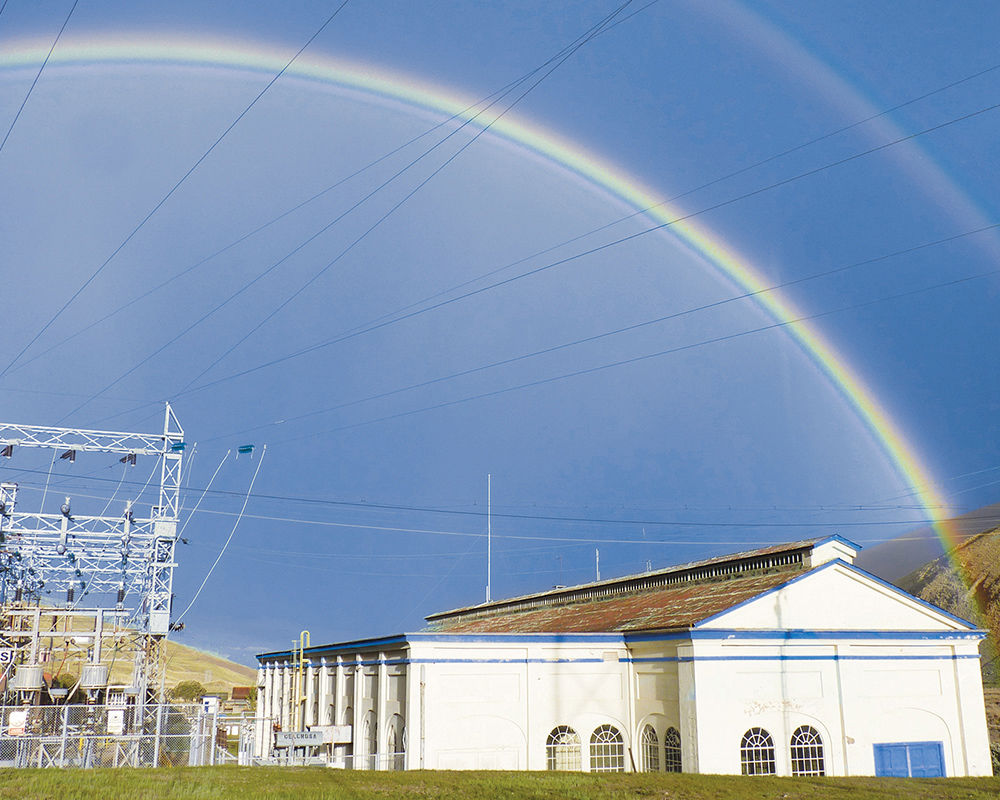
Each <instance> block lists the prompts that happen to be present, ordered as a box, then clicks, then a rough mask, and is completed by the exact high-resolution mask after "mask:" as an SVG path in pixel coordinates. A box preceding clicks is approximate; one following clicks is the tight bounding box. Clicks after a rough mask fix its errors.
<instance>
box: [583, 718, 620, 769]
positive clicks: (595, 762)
mask: <svg viewBox="0 0 1000 800" xmlns="http://www.w3.org/2000/svg"><path fill="white" fill-rule="evenodd" d="M590 771H591V772H624V771H625V745H624V742H623V741H622V734H621V731H619V730H618V729H617V728H616V727H614V726H613V725H601V727H599V728H598V729H597V730H595V731H594V733H593V734H592V735H591V737H590Z"/></svg>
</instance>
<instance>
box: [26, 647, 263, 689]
mask: <svg viewBox="0 0 1000 800" xmlns="http://www.w3.org/2000/svg"><path fill="white" fill-rule="evenodd" d="M82 658H83V655H82V654H81V653H76V654H70V655H68V656H67V658H66V661H65V663H62V664H59V667H60V668H59V672H60V673H62V674H69V675H73V676H79V675H80V666H81V661H82ZM103 660H104V662H105V663H110V665H111V670H110V672H111V683H117V684H123V683H127V682H128V681H129V679H130V678H131V675H132V661H131V658H129V657H122V658H114V657H113V656H111V657H110V658H105V659H103ZM163 660H164V663H165V664H166V681H165V685H166V688H167V689H171V688H173V687H174V686H176V685H177V684H178V683H181V682H182V681H198V683H200V684H202V685H203V686H204V687H205V688H206V689H208V691H209V692H226V693H227V694H228V693H230V692H231V691H232V688H233V687H234V686H253V685H254V684H255V683H256V681H257V672H256V670H254V669H253V668H251V667H245V666H243V665H242V664H237V663H235V662H233V661H229V660H227V659H225V658H222V657H221V656H216V655H212V654H211V653H206V652H204V651H202V650H196V649H194V648H193V647H188V646H187V645H183V644H178V643H177V642H172V641H170V640H167V642H166V644H165V646H164V653H163ZM56 663H58V660H57V662H56ZM50 670H51V671H53V672H54V671H55V670H52V668H51V667H47V669H46V671H50Z"/></svg>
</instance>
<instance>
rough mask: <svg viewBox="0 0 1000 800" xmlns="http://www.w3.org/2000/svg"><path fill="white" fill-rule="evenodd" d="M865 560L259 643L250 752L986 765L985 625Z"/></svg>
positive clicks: (745, 565) (520, 764)
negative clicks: (305, 733)
mask: <svg viewBox="0 0 1000 800" xmlns="http://www.w3.org/2000/svg"><path fill="white" fill-rule="evenodd" d="M856 554H857V546H856V545H854V544H852V543H851V542H849V541H847V540H845V539H843V538H841V537H839V536H832V537H827V538H822V539H813V540H807V541H800V542H793V543H789V544H783V545H777V546H773V547H766V548H762V549H759V550H753V551H750V552H743V553H736V554H734V555H730V556H725V557H721V558H713V559H709V560H706V561H700V562H696V563H691V564H684V565H680V566H676V567H670V568H667V569H661V570H657V571H652V572H647V573H643V574H640V575H633V576H628V577H623V578H614V579H611V580H604V581H598V582H595V583H588V584H584V585H581V586H573V587H567V588H561V587H560V588H557V589H553V590H551V591H545V592H540V593H537V594H532V595H526V596H523V597H516V598H511V599H507V600H498V601H494V602H491V603H485V604H480V605H476V606H470V607H467V608H460V609H456V610H453V611H446V612H441V613H438V614H433V615H431V616H430V617H428V618H427V620H428V623H429V625H430V627H429V629H427V630H425V631H422V632H419V633H412V634H400V635H397V636H390V637H384V638H378V639H367V640H362V641H356V642H344V643H340V644H330V645H323V646H319V647H309V648H305V649H304V650H302V651H300V652H291V651H285V652H274V653H264V654H262V655H259V656H258V660H259V662H260V670H259V672H258V685H259V689H260V698H261V701H260V703H259V704H258V709H259V710H258V714H259V718H258V721H257V755H258V756H259V757H262V758H267V757H270V756H272V755H273V754H275V753H280V752H282V751H281V750H276V749H275V747H276V745H277V744H278V740H279V738H281V737H280V734H278V733H276V732H277V731H279V730H280V731H284V732H288V731H299V730H307V729H308V730H311V731H313V733H312V735H311V738H308V737H306V738H302V741H307V740H308V741H310V742H313V743H314V745H315V743H316V742H319V741H320V740H322V741H323V743H324V744H323V745H322V746H317V747H314V750H313V752H318V753H322V754H323V757H324V758H325V759H326V760H328V761H329V763H330V764H331V765H333V766H345V767H354V768H369V769H522V770H523V769H528V770H546V769H556V770H584V771H591V772H608V771H635V770H643V771H654V772H655V771H673V772H699V773H722V774H740V773H742V774H745V775H899V776H928V777H929V776H964V775H989V774H991V761H990V751H989V743H988V739H987V728H986V717H985V710H984V704H983V688H982V680H981V676H980V667H979V650H978V644H979V641H980V640H981V639H982V638H983V636H984V632H983V631H981V630H978V629H977V628H976V627H975V626H974V625H972V624H971V623H969V622H967V621H965V620H962V619H959V618H957V617H954V616H952V615H951V614H948V613H947V612H945V611H943V610H942V609H939V608H936V607H934V606H931V605H929V604H927V603H925V602H923V601H922V600H919V599H918V598H916V597H913V596H911V595H909V594H907V593H905V592H903V591H902V590H900V589H898V588H896V587H895V586H892V585H890V584H887V583H885V582H884V581H882V580H879V579H878V578H876V577H875V576H873V575H871V574H869V573H866V572H864V571H863V570H861V569H859V568H858V567H855V566H854V565H853V562H854V557H855V556H856ZM300 738H301V737H300ZM290 741H291V743H292V744H294V743H295V738H294V737H289V736H287V735H286V736H285V737H284V742H285V745H286V746H289V742H290Z"/></svg>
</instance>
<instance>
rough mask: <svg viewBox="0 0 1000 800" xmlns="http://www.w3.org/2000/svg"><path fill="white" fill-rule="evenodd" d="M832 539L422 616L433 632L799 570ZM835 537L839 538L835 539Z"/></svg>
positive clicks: (804, 542)
mask: <svg viewBox="0 0 1000 800" xmlns="http://www.w3.org/2000/svg"><path fill="white" fill-rule="evenodd" d="M830 538H831V537H825V538H816V539H803V540H800V541H796V542H784V543H782V544H775V545H769V546H767V547H762V548H759V549H757V550H747V551H744V552H740V553H730V554H729V555H724V556H717V557H715V558H708V559H704V560H702V561H693V562H690V563H687V564H678V565H676V566H671V567H666V568H664V569H659V570H653V571H650V572H644V573H641V574H638V575H626V576H623V577H618V578H611V579H607V580H603V581H594V582H591V583H585V584H581V585H579V586H561V587H557V588H554V589H549V590H547V591H544V592H536V593H534V594H527V595H522V596H520V597H512V598H507V599H503V600H494V601H493V602H491V603H480V604H478V605H475V606H466V607H464V608H456V609H452V610H450V611H440V612H438V613H435V614H431V615H429V616H428V617H427V621H428V622H429V623H430V624H431V626H432V628H433V629H434V630H437V629H439V627H440V626H445V625H447V626H450V625H451V623H452V622H453V621H456V622H457V621H458V620H459V619H462V620H467V619H471V618H479V617H487V616H489V617H492V616H495V615H497V614H502V613H512V612H523V611H527V610H529V609H534V608H538V607H541V606H564V605H567V604H570V603H575V602H580V601H585V600H586V601H589V600H596V599H597V598H600V597H615V596H618V595H620V594H622V593H623V592H649V591H651V590H653V589H655V588H659V587H666V586H669V585H673V584H677V583H687V582H697V583H700V582H703V581H704V580H715V579H719V578H721V577H733V578H735V577H736V576H738V575H747V574H760V573H761V572H764V571H768V570H771V569H774V568H777V569H783V570H787V569H799V568H801V567H803V566H804V565H805V563H806V556H807V554H808V553H809V552H810V551H811V550H812V548H813V547H815V546H816V545H817V544H819V543H821V542H825V541H828V540H829V539H830ZM834 538H839V537H834Z"/></svg>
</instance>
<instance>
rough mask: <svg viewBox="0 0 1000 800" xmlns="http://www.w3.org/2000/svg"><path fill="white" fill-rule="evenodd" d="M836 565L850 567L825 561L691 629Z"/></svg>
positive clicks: (838, 560)
mask: <svg viewBox="0 0 1000 800" xmlns="http://www.w3.org/2000/svg"><path fill="white" fill-rule="evenodd" d="M830 538H831V539H833V538H834V537H832V536H831V537H830ZM824 541H825V540H824ZM845 541H846V540H845ZM836 564H842V565H843V566H845V567H847V566H850V565H849V564H848V563H847V562H846V561H841V560H840V559H839V558H835V559H833V560H832V561H827V562H826V563H825V564H820V565H819V566H818V567H813V568H812V569H811V570H809V571H808V572H803V573H802V574H801V575H797V576H796V577H794V578H792V579H791V580H789V581H785V582H784V583H779V584H778V585H777V586H774V587H772V588H770V589H768V590H767V591H764V592H761V593H760V594H755V595H754V596H753V597H750V598H748V599H746V600H744V601H743V602H741V603H737V604H736V605H733V606H729V608H727V609H725V610H724V611H719V612H718V613H715V614H712V615H711V616H710V617H705V618H704V619H700V620H698V621H697V622H696V623H695V624H694V626H693V627H695V628H700V627H701V626H702V625H704V624H705V623H706V622H711V621H712V620H715V619H718V618H719V617H721V616H724V615H725V614H728V613H729V612H731V611H735V610H736V609H737V608H742V607H743V606H745V605H749V604H750V603H755V602H757V601H758V600H760V599H761V598H763V597H767V596H768V595H771V594H774V593H775V592H780V591H781V590H782V589H784V588H785V587H786V586H791V585H792V584H793V583H798V582H799V581H801V580H804V579H806V578H808V577H809V576H810V575H817V574H818V573H820V572H822V571H823V570H825V569H829V568H830V567H832V566H835V565H836Z"/></svg>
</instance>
